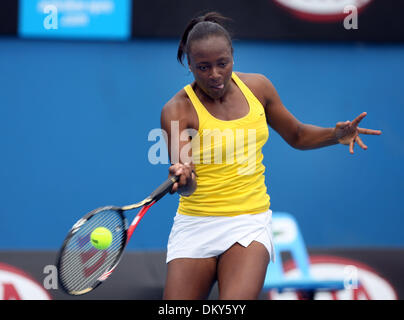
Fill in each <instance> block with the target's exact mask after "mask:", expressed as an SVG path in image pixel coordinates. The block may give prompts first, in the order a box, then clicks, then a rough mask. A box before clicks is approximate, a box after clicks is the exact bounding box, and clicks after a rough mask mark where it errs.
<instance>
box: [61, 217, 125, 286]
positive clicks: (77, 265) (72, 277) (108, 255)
mask: <svg viewBox="0 0 404 320" xmlns="http://www.w3.org/2000/svg"><path fill="white" fill-rule="evenodd" d="M98 227H104V228H107V229H108V230H109V231H111V233H112V242H111V245H110V246H109V247H108V248H107V249H105V250H98V249H96V248H95V247H94V246H93V245H92V244H91V239H90V237H91V233H92V232H93V231H94V229H96V228H98ZM125 233H126V225H125V221H124V220H123V219H122V216H121V215H120V214H119V213H118V212H116V211H114V210H104V211H100V212H98V213H96V214H95V215H94V216H92V217H91V218H90V219H89V220H88V221H86V222H85V223H84V224H83V225H82V226H81V227H80V228H79V229H78V230H77V231H76V232H75V233H74V234H73V236H72V237H71V238H70V239H69V241H68V243H67V244H66V246H65V249H64V251H63V254H62V256H61V263H60V270H59V272H60V275H59V276H60V279H61V281H62V284H63V286H64V287H65V288H66V289H67V291H69V292H71V293H77V294H79V293H80V292H82V291H83V290H84V291H85V290H86V289H88V288H92V287H93V286H94V285H95V284H96V283H97V282H98V281H99V278H100V277H101V276H102V275H103V274H104V273H105V272H107V271H109V270H110V269H111V267H113V266H114V264H115V263H116V262H117V258H118V257H119V254H120V252H121V251H122V248H123V246H124V245H125V242H124V239H125Z"/></svg>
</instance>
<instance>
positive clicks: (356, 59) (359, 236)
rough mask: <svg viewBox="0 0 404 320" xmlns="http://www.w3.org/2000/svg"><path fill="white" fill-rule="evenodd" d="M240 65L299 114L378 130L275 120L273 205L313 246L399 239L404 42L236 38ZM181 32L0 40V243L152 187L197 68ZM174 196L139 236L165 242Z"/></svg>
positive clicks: (18, 240)
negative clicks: (331, 136)
mask: <svg viewBox="0 0 404 320" xmlns="http://www.w3.org/2000/svg"><path fill="white" fill-rule="evenodd" d="M234 47H235V67H234V69H235V70H236V71H241V72H257V73H262V74H264V75H266V76H267V77H268V78H270V79H271V80H272V82H273V83H274V85H275V87H276V88H277V90H278V92H279V94H280V96H281V98H282V100H283V102H284V104H285V105H286V106H287V108H288V109H289V110H290V111H291V112H292V113H293V114H294V115H295V116H296V117H297V118H298V119H299V120H301V121H302V122H306V123H312V124H315V125H320V126H326V127H331V126H334V125H335V123H336V122H338V121H345V120H348V119H350V120H352V119H353V118H355V117H356V116H357V115H359V114H360V113H361V112H363V111H367V112H368V116H367V117H366V118H365V119H364V120H363V121H362V123H361V126H362V127H365V128H366V127H367V128H373V129H381V130H383V135H382V136H380V137H375V136H369V137H366V136H365V137H363V140H364V142H365V143H366V144H367V145H368V146H369V149H368V150H367V151H363V150H361V149H360V148H359V147H356V149H355V154H354V155H350V154H349V151H348V148H347V147H344V146H341V145H339V146H333V147H329V148H324V149H319V150H313V151H298V150H294V149H292V148H291V147H290V146H288V145H287V144H286V143H285V142H284V141H283V140H282V139H281V138H280V137H279V136H278V135H277V133H276V132H274V131H273V130H272V129H271V130H270V136H269V141H268V143H267V145H266V146H265V147H264V164H265V166H266V168H267V171H266V181H267V185H268V191H269V194H270V196H271V202H272V210H273V211H277V210H279V211H289V212H291V213H292V214H294V215H295V216H296V218H297V219H298V221H299V223H300V226H301V229H302V232H303V236H304V238H305V240H306V242H307V245H308V246H309V247H375V246H403V245H404V236H403V233H402V227H403V222H404V209H403V206H402V197H403V190H404V172H403V160H404V134H403V132H402V129H401V127H402V125H401V124H402V118H403V115H404V91H403V83H404V46H402V45H395V46H381V45H380V46H378V45H365V44H327V43H324V44H304V43H301V44H277V43H268V42H240V41H236V42H235V43H234ZM176 49H177V41H174V40H173V41H171V40H164V41H159V40H154V41H151V40H135V41H132V42H128V43H97V42H92V43H87V42H58V41H57V42H47V41H24V40H17V39H6V38H3V39H2V40H1V41H0V199H1V206H0V249H2V250H6V249H57V248H58V247H59V246H60V245H61V243H62V241H63V239H64V237H65V235H66V233H67V231H68V230H69V229H70V227H71V225H72V224H73V223H74V222H75V221H76V220H77V219H78V218H80V217H81V216H82V215H83V214H84V213H86V212H87V211H90V210H92V209H94V208H96V207H98V206H103V205H108V204H115V205H125V204H130V203H132V202H134V201H137V200H138V199H139V198H143V197H144V196H146V195H148V194H149V193H150V191H151V190H152V189H153V188H154V187H156V186H157V185H158V184H159V183H160V182H162V181H163V180H164V179H165V178H166V175H167V168H168V165H152V164H150V162H149V160H148V158H147V154H148V150H149V148H150V147H151V146H152V145H153V143H154V142H151V141H148V139H147V137H148V133H149V132H150V130H152V129H154V128H159V126H160V111H161V108H162V106H163V105H164V103H165V102H166V101H168V100H169V99H170V98H171V97H172V96H173V95H174V94H175V93H176V92H177V91H178V90H180V89H181V88H182V87H183V86H184V85H186V84H187V83H189V82H191V81H192V75H191V74H190V73H189V72H188V71H187V68H184V67H182V66H180V65H179V64H178V63H177V62H176V58H175V57H176ZM177 200H178V196H177V195H175V196H170V197H166V198H164V199H163V200H161V202H160V203H159V204H157V205H156V206H155V207H153V209H152V210H150V212H148V213H147V215H146V216H145V218H144V219H143V220H142V221H141V223H140V224H139V227H138V229H137V231H136V233H135V235H134V237H133V238H132V241H131V243H130V248H132V249H142V250H143V249H164V248H165V246H166V242H167V237H168V234H169V231H170V227H171V224H172V219H173V217H174V214H175V211H176V207H177Z"/></svg>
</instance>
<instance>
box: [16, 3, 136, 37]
mask: <svg viewBox="0 0 404 320" xmlns="http://www.w3.org/2000/svg"><path fill="white" fill-rule="evenodd" d="M130 8H131V1H130V0H21V1H20V4H19V23H18V24H19V26H18V34H19V36H21V37H24V38H31V37H34V38H38V37H39V38H75V39H82V38H84V39H116V40H124V39H128V38H130V16H131V10H130Z"/></svg>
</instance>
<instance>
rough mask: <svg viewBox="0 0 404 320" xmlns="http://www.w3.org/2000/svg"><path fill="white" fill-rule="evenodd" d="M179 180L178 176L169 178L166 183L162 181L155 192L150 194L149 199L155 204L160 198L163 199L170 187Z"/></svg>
mask: <svg viewBox="0 0 404 320" xmlns="http://www.w3.org/2000/svg"><path fill="white" fill-rule="evenodd" d="M179 178H180V177H179V176H170V177H169V178H168V179H167V180H166V181H164V182H163V183H162V184H161V185H160V186H159V187H158V188H157V189H156V190H154V191H153V192H152V193H151V194H150V196H149V198H150V199H152V200H154V201H156V202H157V201H158V200H160V199H161V198H162V197H164V196H165V195H166V194H167V192H169V191H170V190H171V187H172V186H173V184H174V183H176V182H177V181H178V179H179Z"/></svg>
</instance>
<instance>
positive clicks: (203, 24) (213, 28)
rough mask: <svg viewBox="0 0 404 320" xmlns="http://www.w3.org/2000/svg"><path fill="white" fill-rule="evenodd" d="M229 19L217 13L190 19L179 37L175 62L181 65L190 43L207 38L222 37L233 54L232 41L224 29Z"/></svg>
mask: <svg viewBox="0 0 404 320" xmlns="http://www.w3.org/2000/svg"><path fill="white" fill-rule="evenodd" d="M228 21H230V19H229V18H226V17H224V16H222V15H221V14H220V13H217V12H208V13H206V14H204V15H203V16H199V17H197V18H194V19H192V20H191V21H190V22H189V23H188V25H187V27H186V28H185V31H184V33H183V35H182V37H181V41H180V44H179V46H178V52H177V60H178V61H179V62H180V63H181V64H182V65H183V64H184V63H183V61H184V56H185V55H187V58H188V54H189V48H190V44H191V43H192V41H195V40H200V39H203V38H206V37H208V36H212V35H215V36H224V37H225V38H226V39H227V40H228V41H229V45H230V47H231V50H232V53H233V46H232V40H231V36H230V33H229V31H227V30H226V28H225V23H226V22H228Z"/></svg>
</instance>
